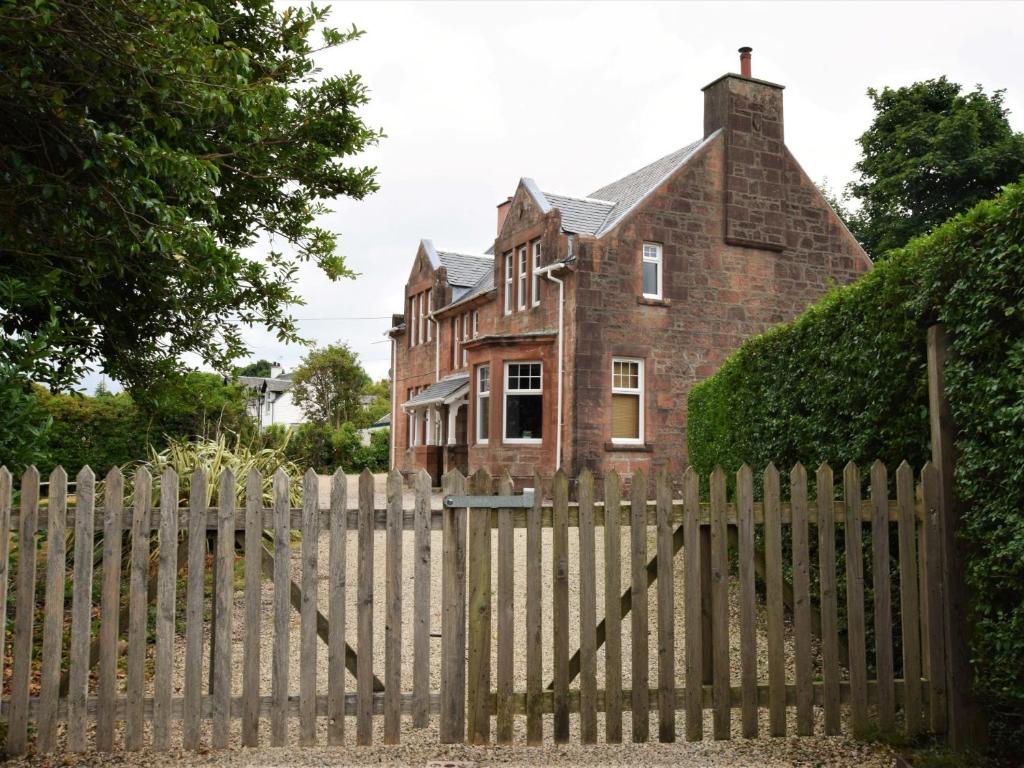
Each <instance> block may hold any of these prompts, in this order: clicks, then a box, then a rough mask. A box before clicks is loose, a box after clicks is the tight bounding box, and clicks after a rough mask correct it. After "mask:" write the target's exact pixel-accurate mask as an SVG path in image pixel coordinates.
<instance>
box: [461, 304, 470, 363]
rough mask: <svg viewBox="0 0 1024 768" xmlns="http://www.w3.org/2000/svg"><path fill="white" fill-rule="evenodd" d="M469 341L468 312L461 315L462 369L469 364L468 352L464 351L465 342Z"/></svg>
mask: <svg viewBox="0 0 1024 768" xmlns="http://www.w3.org/2000/svg"><path fill="white" fill-rule="evenodd" d="M468 340H469V312H463V313H462V367H463V368H465V367H466V364H467V363H468V362H469V350H467V349H466V341H468Z"/></svg>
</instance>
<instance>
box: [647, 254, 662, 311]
mask: <svg viewBox="0 0 1024 768" xmlns="http://www.w3.org/2000/svg"><path fill="white" fill-rule="evenodd" d="M661 272H662V269H661V246H660V245H658V244H657V243H644V258H643V280H644V290H643V294H644V296H645V297H646V298H648V299H660V298H661V284H662V276H661Z"/></svg>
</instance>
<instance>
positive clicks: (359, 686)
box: [356, 469, 374, 745]
mask: <svg viewBox="0 0 1024 768" xmlns="http://www.w3.org/2000/svg"><path fill="white" fill-rule="evenodd" d="M373 576H374V573H373V475H372V474H371V473H370V470H369V469H364V470H363V473H362V474H361V475H359V567H358V575H357V579H358V585H357V591H358V595H357V598H358V601H357V603H356V622H357V625H358V633H357V634H358V641H359V642H358V645H359V650H358V654H359V658H358V662H357V665H356V670H357V671H356V696H357V697H356V743H357V744H359V745H367V744H371V743H372V742H373Z"/></svg>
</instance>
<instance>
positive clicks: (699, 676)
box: [683, 467, 704, 741]
mask: <svg viewBox="0 0 1024 768" xmlns="http://www.w3.org/2000/svg"><path fill="white" fill-rule="evenodd" d="M683 516H684V522H683V526H684V528H683V542H684V544H685V547H686V549H685V555H684V562H683V567H684V569H685V571H686V576H685V585H686V596H685V599H684V601H683V603H684V608H685V615H684V620H685V622H686V739H687V741H700V740H701V739H702V738H703V737H704V703H703V690H702V685H703V681H704V674H703V670H702V669H701V667H702V665H703V650H702V648H701V641H702V635H703V617H702V615H701V613H702V605H701V603H702V600H701V589H700V583H701V576H702V573H701V571H702V568H701V561H702V559H703V556H702V555H701V544H702V542H701V534H700V479H699V478H698V477H697V473H696V472H695V471H694V469H693V467H688V468H687V470H686V474H685V475H684V476H683Z"/></svg>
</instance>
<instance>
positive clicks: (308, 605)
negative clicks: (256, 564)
mask: <svg viewBox="0 0 1024 768" xmlns="http://www.w3.org/2000/svg"><path fill="white" fill-rule="evenodd" d="M319 502H320V478H319V476H318V475H317V474H316V472H314V471H313V470H312V469H310V470H307V471H306V474H305V477H304V478H303V482H302V553H301V556H302V574H301V577H302V602H301V603H300V607H299V744H301V745H302V746H311V745H313V744H316V612H317V607H316V605H317V600H316V592H317V589H316V581H317V579H316V577H317V560H318V557H317V554H318V550H319V544H320V514H319V509H318V507H319Z"/></svg>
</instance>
